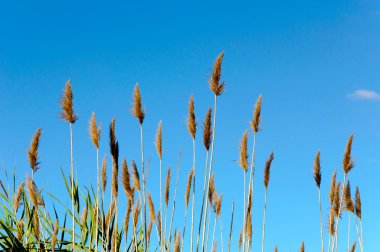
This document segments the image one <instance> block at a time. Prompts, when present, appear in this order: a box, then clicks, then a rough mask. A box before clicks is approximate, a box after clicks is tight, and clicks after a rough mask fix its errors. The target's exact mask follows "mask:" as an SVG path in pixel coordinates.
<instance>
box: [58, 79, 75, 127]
mask: <svg viewBox="0 0 380 252" xmlns="http://www.w3.org/2000/svg"><path fill="white" fill-rule="evenodd" d="M61 108H62V112H61V119H62V120H65V121H68V122H69V123H75V121H76V120H77V119H78V115H76V114H75V113H74V108H73V91H72V90H71V81H70V80H69V81H67V82H66V85H65V90H64V91H63V95H62V98H61Z"/></svg>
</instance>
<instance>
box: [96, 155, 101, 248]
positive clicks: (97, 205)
mask: <svg viewBox="0 0 380 252" xmlns="http://www.w3.org/2000/svg"><path fill="white" fill-rule="evenodd" d="M96 170H97V171H96V174H97V178H96V180H97V192H96V209H95V211H96V220H95V252H97V251H98V228H99V191H100V180H99V148H96Z"/></svg>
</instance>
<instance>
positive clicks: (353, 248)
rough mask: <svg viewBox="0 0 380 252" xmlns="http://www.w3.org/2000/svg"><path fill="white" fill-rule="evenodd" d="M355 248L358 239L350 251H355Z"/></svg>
mask: <svg viewBox="0 0 380 252" xmlns="http://www.w3.org/2000/svg"><path fill="white" fill-rule="evenodd" d="M355 248H356V241H355V242H354V244H352V247H351V249H350V252H355Z"/></svg>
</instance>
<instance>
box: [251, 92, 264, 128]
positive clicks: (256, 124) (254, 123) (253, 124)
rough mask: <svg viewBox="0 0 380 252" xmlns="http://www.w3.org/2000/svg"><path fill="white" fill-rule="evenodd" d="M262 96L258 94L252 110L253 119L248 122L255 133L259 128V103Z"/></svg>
mask: <svg viewBox="0 0 380 252" xmlns="http://www.w3.org/2000/svg"><path fill="white" fill-rule="evenodd" d="M262 100H263V97H262V96H261V95H260V96H259V98H258V99H257V101H256V105H255V110H254V112H253V120H252V121H251V122H250V125H251V128H252V130H253V132H254V133H255V134H256V133H257V132H259V131H260V130H261V126H260V122H261V116H260V115H261V103H262Z"/></svg>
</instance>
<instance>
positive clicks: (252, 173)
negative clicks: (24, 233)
mask: <svg viewBox="0 0 380 252" xmlns="http://www.w3.org/2000/svg"><path fill="white" fill-rule="evenodd" d="M255 148H256V132H255V131H253V143H252V154H251V164H250V174H249V186H248V190H249V188H251V190H252V195H253V185H254V176H255V173H254V169H255ZM244 193H245V186H244ZM246 197H247V199H248V197H249V195H247V196H246V195H245V194H244V209H245V210H244V216H243V220H244V219H245V215H246V211H247V208H246V207H247V206H246V205H245V199H246ZM244 230H245V224H244V223H243V251H244V246H245V236H246V233H245V232H244Z"/></svg>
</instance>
